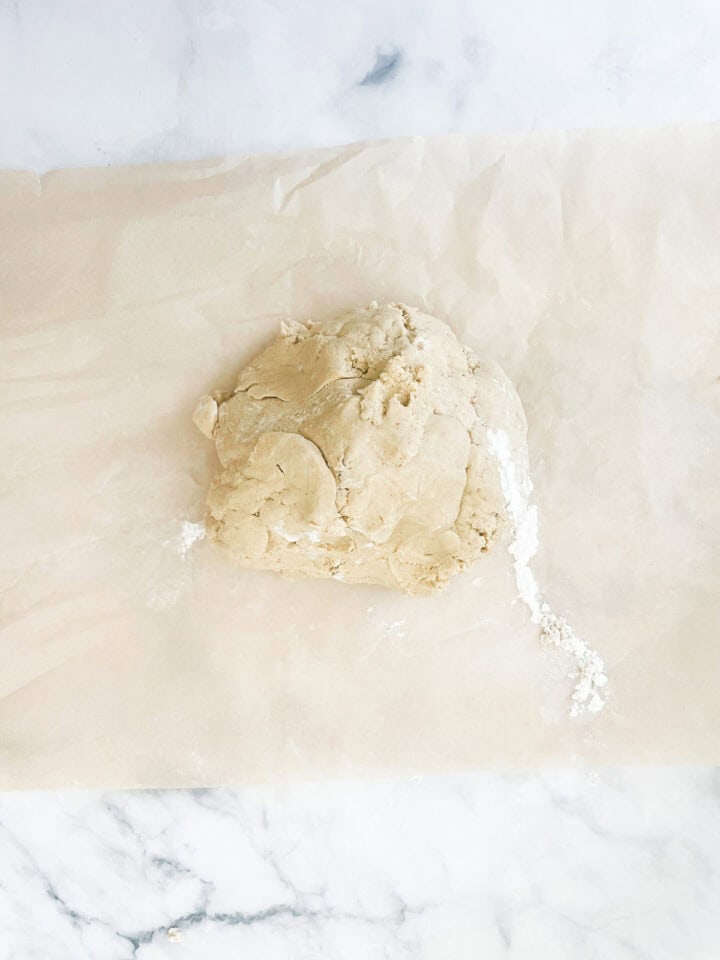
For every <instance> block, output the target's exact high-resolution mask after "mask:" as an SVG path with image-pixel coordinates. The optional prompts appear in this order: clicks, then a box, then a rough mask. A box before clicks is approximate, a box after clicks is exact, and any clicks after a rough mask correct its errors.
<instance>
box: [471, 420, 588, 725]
mask: <svg viewBox="0 0 720 960" xmlns="http://www.w3.org/2000/svg"><path fill="white" fill-rule="evenodd" d="M488 441H489V445H490V450H491V452H492V453H493V454H494V455H495V457H496V458H497V460H498V463H499V464H500V482H501V484H502V489H503V493H504V495H505V498H506V500H507V505H508V506H507V509H508V513H509V514H510V517H511V520H512V524H513V528H514V532H515V536H514V539H513V542H512V544H511V545H510V547H509V552H510V554H511V556H512V557H513V565H514V567H515V580H516V582H517V588H518V595H519V596H520V599H521V600H522V601H523V602H524V603H525V604H526V605H527V606H528V608H529V610H530V615H531V617H532V621H533V623H536V624H537V625H538V626H539V627H540V636H541V638H542V640H543V641H544V642H545V643H547V644H549V645H551V646H553V647H556V648H558V649H560V650H563V651H564V652H565V653H568V654H570V655H571V656H572V657H573V658H574V660H575V663H576V671H575V688H574V690H573V693H572V706H571V708H570V716H572V717H577V716H579V715H580V714H582V713H597V712H598V711H599V710H602V708H603V707H604V706H605V701H606V696H605V686H606V684H607V676H606V674H605V665H604V663H603V661H602V659H601V658H600V656H599V655H598V654H597V653H596V652H595V651H594V650H592V649H591V648H590V647H589V646H588V645H587V643H585V641H584V640H581V639H580V638H579V637H578V636H576V635H575V633H574V632H573V629H572V627H571V626H570V624H569V623H568V622H567V620H565V619H564V618H563V617H559V616H558V615H557V614H555V613H553V611H552V610H551V609H550V607H549V606H548V604H547V603H545V602H544V601H543V598H542V594H541V593H540V588H539V587H538V584H537V581H536V579H535V575H534V574H533V572H532V570H531V569H530V561H531V560H532V558H533V557H534V556H535V554H536V553H537V549H538V514H537V507H536V506H535V505H534V504H531V503H530V494H531V493H532V482H531V480H530V476H529V474H528V471H527V469H526V468H525V466H524V464H522V463H520V462H519V461H518V460H517V459H514V458H513V456H512V445H511V443H510V438H509V437H508V435H507V433H506V432H505V431H504V430H488Z"/></svg>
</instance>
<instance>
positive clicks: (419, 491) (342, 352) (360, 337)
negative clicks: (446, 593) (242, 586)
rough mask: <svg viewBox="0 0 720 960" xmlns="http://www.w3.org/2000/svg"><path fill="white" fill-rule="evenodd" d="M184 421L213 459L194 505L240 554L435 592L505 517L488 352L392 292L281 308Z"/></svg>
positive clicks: (289, 569)
mask: <svg viewBox="0 0 720 960" xmlns="http://www.w3.org/2000/svg"><path fill="white" fill-rule="evenodd" d="M194 420H195V423H196V424H197V425H198V427H199V428H200V429H201V430H202V431H203V433H205V434H206V436H208V437H211V438H212V439H214V440H215V443H216V446H217V452H218V456H219V457H220V461H221V463H222V468H223V469H222V470H221V472H220V473H219V474H218V475H217V476H216V477H215V479H214V480H213V482H212V485H211V487H210V492H209V495H208V501H207V515H206V519H205V523H206V528H207V534H208V537H209V538H210V539H211V540H215V541H218V542H219V543H221V544H222V545H223V546H224V547H225V548H226V550H227V551H228V553H229V554H230V556H231V557H232V558H233V559H234V560H236V561H237V562H238V563H240V564H242V565H243V566H248V567H255V568H259V569H264V570H276V571H278V572H279V573H283V574H286V575H288V576H292V577H310V576H312V577H335V578H337V579H338V580H345V581H348V582H351V583H375V584H382V585H383V586H386V587H392V588H395V589H397V590H401V591H402V592H403V593H406V594H410V595H412V596H421V595H425V594H430V593H434V592H435V591H437V590H440V589H442V588H443V587H444V586H445V585H446V584H447V582H448V579H449V578H450V577H451V576H452V575H453V574H455V573H458V572H459V571H461V570H464V569H465V568H466V567H468V566H469V565H470V564H471V563H473V561H475V560H476V559H477V558H478V557H479V556H480V554H481V553H483V552H484V551H486V550H487V549H488V548H489V547H490V545H491V544H492V543H493V541H495V540H496V539H497V538H498V537H499V536H500V534H501V533H502V531H503V530H504V528H505V527H506V525H507V519H506V504H505V500H504V497H503V493H502V489H501V484H500V477H499V473H498V463H497V460H496V459H495V457H494V456H493V454H492V452H491V450H490V449H489V446H488V430H493V431H497V430H503V431H506V433H507V435H508V436H509V437H510V438H512V444H513V447H515V448H517V449H519V450H520V451H521V455H525V454H524V451H525V418H524V415H523V411H522V408H521V406H520V401H519V399H518V397H517V394H516V393H515V390H514V388H513V386H512V384H511V383H510V381H509V380H508V378H507V377H506V376H505V374H504V373H503V371H502V370H501V369H500V368H499V367H498V366H497V365H495V364H492V363H487V362H484V361H480V360H478V359H477V357H475V356H474V354H473V353H472V352H471V351H470V350H469V349H468V348H467V347H463V346H461V345H460V344H459V343H458V341H457V339H456V337H455V335H454V333H453V332H452V330H451V329H450V327H449V326H448V325H447V324H446V323H443V322H442V321H441V320H436V319H435V318H433V317H429V316H427V315H425V314H423V313H420V312H419V311H418V310H415V309H413V308H411V307H407V306H405V305H404V304H401V303H393V304H388V305H385V306H378V305H377V304H376V303H372V304H370V306H369V307H367V308H366V309H361V310H354V311H352V312H350V313H348V314H346V315H345V316H342V317H340V318H339V319H337V320H332V321H330V322H323V323H316V322H313V321H309V322H308V323H306V324H301V323H294V322H290V323H287V324H283V327H282V332H281V334H280V336H279V337H278V338H277V340H275V342H274V343H273V344H271V345H270V346H269V347H268V348H267V350H265V351H264V352H263V353H261V354H260V356H258V357H257V358H256V359H255V360H253V362H252V363H250V364H249V365H248V366H247V367H245V368H244V369H243V370H242V371H241V373H240V376H239V379H238V382H237V386H236V388H235V390H234V391H233V392H232V393H231V394H222V393H219V392H216V393H214V394H213V395H212V396H205V397H203V398H202V399H201V400H200V402H199V404H198V406H197V409H196V411H195V415H194Z"/></svg>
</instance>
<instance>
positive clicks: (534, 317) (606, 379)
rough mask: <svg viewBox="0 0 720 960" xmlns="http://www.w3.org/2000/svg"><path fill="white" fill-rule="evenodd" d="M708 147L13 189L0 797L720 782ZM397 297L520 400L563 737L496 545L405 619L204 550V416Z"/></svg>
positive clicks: (444, 150) (583, 142) (326, 161)
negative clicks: (502, 771) (290, 785)
mask: <svg viewBox="0 0 720 960" xmlns="http://www.w3.org/2000/svg"><path fill="white" fill-rule="evenodd" d="M719 243H720V130H719V129H718V128H715V127H711V126H708V127H702V128H694V129H693V128H691V129H675V130H652V131H645V132H634V133H633V132H616V131H605V132H578V133H571V134H563V133H558V134H541V135H522V136H493V137H485V138H482V139H470V140H468V139H463V138H447V139H445V138H443V139H437V140H424V139H414V140H403V141H394V142H384V143H374V144H364V145H354V146H349V147H343V148H340V149H336V150H320V151H314V152H308V153H301V154H296V155H293V156H284V157H263V156H261V157H250V158H241V159H223V160H213V161H207V162H202V163H194V164H179V165H161V166H146V167H130V168H124V169H122V168H121V169H98V170H69V171H60V172H55V173H51V174H49V175H47V176H45V177H43V178H42V179H38V178H37V177H36V176H35V175H33V174H31V173H5V174H2V175H1V176H0V269H1V271H2V278H1V280H0V284H1V290H2V300H1V304H0V313H1V317H0V380H1V381H2V382H1V384H0V389H1V391H2V393H1V400H2V407H1V408H0V410H1V414H0V416H1V419H0V429H1V431H2V463H1V466H0V470H1V473H2V477H1V480H0V483H1V491H2V496H1V499H0V530H1V532H2V539H1V544H2V545H1V547H0V577H1V583H0V586H1V604H2V633H1V635H0V638H1V639H0V649H1V650H2V671H1V672H0V786H2V787H41V786H43V787H47V786H60V785H68V784H78V785H112V786H170V785H174V786H176V785H195V784H220V783H229V782H233V781H244V780H275V779H283V778H297V777H303V778H309V777H318V776H346V775H356V774H371V773H372V774H376V773H391V774H395V773H407V772H422V771H430V770H439V769H459V768H465V767H469V766H474V765H489V764H502V765H510V764H513V765H514V764H542V763H560V762H562V763H565V762H575V761H577V760H582V761H585V762H587V763H591V764H596V763H602V762H605V761H612V762H685V763H689V762H720V733H719V731H720V696H719V695H718V688H719V681H720V653H719V650H718V625H719V622H720V617H719V613H720V589H719V587H718V584H719V583H720V542H719V535H720V484H719V483H718V475H719V472H720V466H719V465H720V413H719V411H720V380H719V379H718V378H719V376H720V337H719V333H720V266H719V260H718V244H719ZM373 299H376V300H385V299H387V300H404V301H406V302H408V303H410V304H414V305H417V306H419V307H421V308H422V309H423V310H426V311H428V312H430V313H433V314H436V315H438V316H441V317H444V318H446V319H448V320H449V321H450V323H451V324H452V325H453V327H454V328H455V330H456V331H457V333H458V334H459V335H460V337H461V338H462V339H463V340H465V341H466V342H467V343H469V344H470V345H472V346H473V347H474V348H475V350H476V351H477V352H478V353H480V354H481V355H488V356H490V357H492V358H493V359H495V360H497V361H499V362H500V363H501V364H502V365H503V366H504V367H505V369H506V370H507V372H508V373H509V375H510V376H511V377H512V378H513V380H514V381H515V383H516V385H517V387H518V390H519V392H520V394H521V397H522V400H523V402H524V405H525V409H526V411H527V416H528V421H529V444H530V453H531V467H532V471H533V476H534V481H535V502H536V503H537V504H538V508H539V512H540V552H539V554H538V557H537V562H536V564H535V571H536V574H537V576H538V579H539V581H540V584H541V586H542V588H543V590H544V592H545V595H546V598H547V599H548V601H549V602H550V603H551V604H552V606H553V608H554V609H555V610H556V611H557V612H558V613H560V614H563V615H565V616H567V617H568V618H569V619H570V621H571V622H572V624H573V626H574V628H575V630H576V632H577V633H578V634H579V635H580V636H582V637H583V638H585V639H586V640H587V641H588V642H589V643H590V644H591V645H592V646H593V647H594V648H595V649H597V650H598V652H599V653H600V654H601V655H602V656H603V658H604V659H605V661H606V664H607V668H608V673H609V676H610V685H609V691H610V701H609V703H608V705H607V707H606V709H605V710H604V711H603V713H601V714H600V715H598V716H597V717H595V718H594V719H592V720H590V721H587V720H579V721H578V720H575V721H573V720H570V719H568V717H567V707H568V702H569V700H568V698H569V695H570V691H571V690H572V686H573V679H572V677H569V676H568V672H569V671H570V669H571V664H568V663H565V662H563V661H561V660H559V659H558V657H557V654H556V653H555V652H548V651H544V650H543V649H542V647H541V645H540V644H539V642H538V638H537V632H536V628H535V627H533V625H532V624H531V623H530V619H529V615H528V611H527V608H525V607H524V605H523V604H522V603H519V602H517V599H516V589H515V583H514V579H513V576H512V572H511V566H510V562H509V560H510V558H509V557H508V555H507V552H506V550H505V548H504V547H502V546H501V547H498V548H496V549H495V550H494V551H493V552H492V553H491V554H490V555H489V556H488V557H487V558H484V559H483V560H481V561H480V562H479V563H478V564H477V565H476V566H475V568H474V569H473V570H472V571H471V572H470V573H469V574H468V575H467V576H465V577H464V578H462V579H460V580H458V581H456V582H454V583H453V584H452V586H451V588H450V589H449V590H448V592H447V593H446V594H445V595H443V596H439V597H437V598H434V599H429V600H412V599H406V598H403V597H401V596H396V595H394V594H391V593H388V592H384V591H382V590H379V589H374V588H370V587H348V586H344V585H342V584H338V583H335V582H304V583H300V582H298V583H293V582H288V581H286V580H283V579H281V578H280V577H277V576H275V575H272V574H268V573H255V572H251V571H241V570H237V569H235V568H233V567H232V566H230V565H228V564H227V563H226V561H225V560H224V559H223V558H222V557H221V556H220V555H219V554H218V553H217V552H216V550H215V549H214V548H213V547H212V546H211V545H209V544H208V543H207V542H197V543H195V544H194V545H192V547H190V548H188V549H185V546H184V544H183V532H182V531H183V526H182V525H183V522H185V521H191V522H195V521H197V520H199V519H201V517H202V512H203V503H204V498H205V493H206V488H207V484H208V480H209V478H210V475H211V473H212V471H213V470H214V468H215V464H214V453H213V450H212V445H211V444H209V443H208V442H207V441H206V440H205V439H204V438H203V437H202V436H201V435H200V434H199V433H198V432H197V431H196V430H195V428H194V427H193V425H192V423H191V420H190V417H191V413H192V410H193V407H194V403H195V401H196V399H197V398H198V397H199V396H200V395H201V394H202V393H204V392H206V391H207V390H208V389H209V388H214V387H217V386H222V385H224V384H231V383H232V382H233V378H234V375H235V373H236V372H237V370H238V368H239V366H240V365H241V364H242V363H244V362H245V361H246V360H247V359H248V358H249V357H251V356H252V355H253V354H254V353H255V352H256V351H258V350H259V349H260V348H261V347H263V346H264V345H265V344H267V343H268V342H269V341H270V339H271V338H272V337H273V336H274V335H275V333H276V331H277V329H278V324H279V321H280V319H281V318H282V317H286V316H292V317H295V318H297V319H303V318H307V317H309V316H313V317H316V318H327V317H330V316H332V315H334V314H336V313H338V312H339V311H342V310H346V309H347V308H350V307H353V306H356V305H362V304H366V303H367V302H368V301H370V300H373Z"/></svg>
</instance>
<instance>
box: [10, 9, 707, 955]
mask: <svg viewBox="0 0 720 960" xmlns="http://www.w3.org/2000/svg"><path fill="white" fill-rule="evenodd" d="M0 91H1V92H2V96H0V166H4V167H32V168H35V169H37V170H41V171H42V170H47V169H50V168H52V167H56V166H71V165H83V164H115V163H126V162H139V161H153V160H171V159H185V158H194V157H200V156H207V155H213V154H220V153H227V152H247V151H256V150H268V149H272V150H275V149H280V150H286V149H294V148H298V147H302V146H308V145H321V144H329V143H337V142H343V141H350V140H355V139H362V138H371V137H385V136H398V135H402V134H410V133H445V132H477V131H482V130H488V129H518V128H522V129H527V128H533V127H562V126H606V125H631V124H644V123H665V122H697V121H705V120H720V4H718V3H716V2H715V0H684V2H683V3H682V4H680V3H677V2H676V0H655V2H650V0H648V2H637V0H595V2H593V3H589V4H583V3H578V2H574V0H567V2H559V0H554V2H553V0H543V2H536V0H527V2H518V0H512V2H504V0H503V2H501V0H495V2H494V3H490V2H475V3H473V2H470V0H465V2H463V0H444V2H442V3H441V2H439V0H399V2H388V0H365V2H363V3H353V2H351V0H338V2H335V3H331V2H329V0H327V2H325V0H323V2H320V0H306V2H304V3H300V2H297V0H275V2H271V0H265V2H261V0H153V2H152V3H147V2H142V3H141V2H139V0H125V2H123V3H107V4H98V3H96V2H90V0H87V2H78V0H75V2H72V0H63V2H62V3H61V2H59V0H45V2H38V0H15V2H14V3H13V2H9V0H8V2H4V3H0ZM718 903H720V774H718V772H717V771H713V770H708V769H691V768H688V769H676V770H649V769H638V770H602V771H597V772H588V771H584V772H583V771H575V772H568V771H551V772H545V773H504V774H503V773H477V774H472V775H464V776H458V777H443V778H435V777H434V778H426V779H417V780H413V781H394V782H383V783H348V784H325V785H321V784H317V785H309V786H295V787H287V788H283V789H264V788H247V789H242V790H217V791H203V792H167V793H151V792H147V793H134V794H132V793H106V794H100V793H82V794H78V793H67V792H58V793H47V794H31V795H28V794H25V795H22V794H16V795H5V796H3V797H0V960H35V958H37V960H85V958H88V960H126V958H127V960H129V958H137V960H155V958H165V957H168V958H170V957H172V958H177V960H189V958H193V960H194V958H197V960H225V958H227V960H230V958H232V960H237V958H248V960H274V958H283V960H285V958H291V960H304V958H313V960H375V958H377V960H380V958H383V960H387V958H390V960H395V958H410V957H412V958H427V960H471V958H472V960H495V958H514V960H517V958H532V960H538V958H540V960H541V958H546V957H547V958H552V960H565V958H568V960H569V958H580V957H582V958H584V960H593V958H598V960H599V958H602V960H616V958H617V960H625V958H627V960H631V958H632V960H643V958H648V960H664V958H668V960H677V958H683V960H715V958H717V957H718V956H720V946H718V944H720V919H719V911H718V906H717V905H718Z"/></svg>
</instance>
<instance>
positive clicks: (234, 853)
mask: <svg viewBox="0 0 720 960" xmlns="http://www.w3.org/2000/svg"><path fill="white" fill-rule="evenodd" d="M0 823H2V828H0V864H2V866H1V867H0V925H1V927H0V929H2V931H3V933H4V943H3V942H2V941H1V940H0V956H2V957H3V958H8V960H11V958H12V960H21V958H22V960H25V958H28V960H29V958H37V960H130V958H137V960H160V958H168V960H170V958H172V960H241V958H247V960H276V958H277V960H280V958H282V960H286V958H291V960H400V958H403V960H405V958H409V957H414V958H423V960H495V958H514V960H515V958H523V960H524V958H527V960H539V958H540V960H542V958H548V960H575V958H582V960H608V958H612V960H620V958H622V960H645V958H647V960H715V958H717V956H718V943H719V942H720V912H719V911H718V908H717V905H718V903H719V902H720V776H719V775H718V773H717V772H712V771H708V770H699V769H683V770H635V771H629V770H624V771H621V770H604V771H601V772H599V773H588V772H574V773H570V772H561V771H555V772H554V773H545V774H540V773H538V774H534V775H532V776H528V775H527V774H523V773H514V774H505V775H503V776H500V775H497V774H476V775H472V776H462V777H441V778H440V777H433V778H427V779H417V780H412V781H405V782H400V781H395V782H383V783H371V784H367V783H366V784H362V783H354V784H333V785H327V784H326V785H313V786H295V787H285V788H282V789H263V788H248V789H245V790H239V791H231V790H215V791H198V792H194V791H178V792H157V793H152V792H143V793H135V794H133V793H124V794H121V793H115V794H106V795H94V794H71V793H66V794H59V795H56V796H54V797H49V796H43V795H41V794H36V795H31V794H25V795H15V796H7V795H6V796H5V797H4V798H2V799H0Z"/></svg>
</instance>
